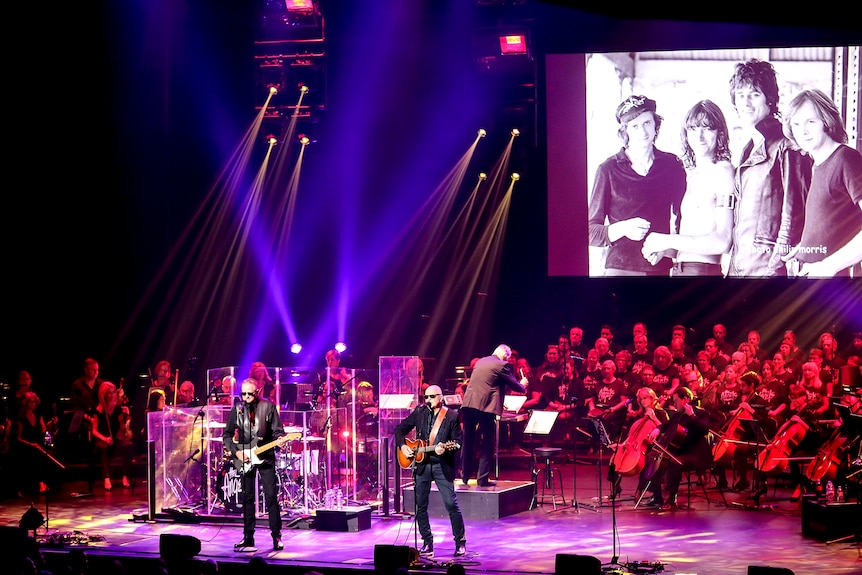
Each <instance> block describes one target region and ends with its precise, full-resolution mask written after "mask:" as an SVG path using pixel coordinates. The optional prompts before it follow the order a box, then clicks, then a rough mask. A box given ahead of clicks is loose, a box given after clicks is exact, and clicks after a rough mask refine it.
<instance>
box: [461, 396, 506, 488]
mask: <svg viewBox="0 0 862 575" xmlns="http://www.w3.org/2000/svg"><path fill="white" fill-rule="evenodd" d="M461 416H462V417H463V422H464V432H463V438H462V439H463V441H464V445H463V447H462V449H461V479H463V480H464V483H466V482H467V480H468V479H470V477H471V476H472V475H473V470H475V469H477V465H476V461H475V459H476V451H477V447H478V453H479V463H478V471H476V482H477V483H485V482H486V481H488V476H489V475H490V474H491V469H492V468H493V467H494V443H495V441H496V438H497V418H496V416H495V415H494V414H493V413H486V412H484V411H479V410H478V409H473V408H471V407H466V408H461Z"/></svg>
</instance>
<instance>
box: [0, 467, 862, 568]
mask: <svg viewBox="0 0 862 575" xmlns="http://www.w3.org/2000/svg"><path fill="white" fill-rule="evenodd" d="M561 469H562V473H563V485H564V488H565V495H566V500H567V504H566V505H565V506H558V509H557V510H556V511H552V510H553V507H552V506H551V505H550V503H548V504H546V505H544V506H538V507H536V508H534V509H530V510H527V511H523V512H520V513H516V514H514V515H510V516H506V517H502V518H500V519H475V518H467V519H466V523H467V551H468V552H467V556H466V557H462V558H458V559H457V561H458V562H460V563H463V564H464V566H465V568H466V570H467V572H468V573H488V572H506V573H512V574H532V573H553V572H554V562H555V558H556V555H557V554H558V553H563V554H577V555H593V556H595V557H598V558H599V559H600V560H601V561H602V563H603V564H609V563H610V562H611V561H612V559H613V557H614V556H615V555H616V556H617V557H619V560H618V563H619V564H621V565H623V566H624V567H621V568H619V569H618V570H616V571H613V570H610V569H608V570H606V572H616V573H628V572H632V573H633V572H641V573H643V572H649V571H638V569H639V568H640V567H639V566H638V565H636V564H637V563H640V562H644V563H651V564H654V565H655V564H660V565H661V572H663V573H667V574H669V575H674V574H676V575H683V574H697V575H729V574H736V575H745V574H746V572H747V568H748V566H750V565H760V566H773V567H785V568H789V569H791V570H792V571H793V572H794V573H795V574H796V575H809V574H821V573H822V574H827V573H828V574H830V575H839V574H850V573H855V574H859V573H862V559H860V553H862V551H860V547H859V543H858V542H857V541H853V540H849V541H841V542H833V543H826V542H824V541H821V540H819V539H817V538H812V537H809V536H806V535H804V534H803V533H802V512H801V503H800V502H798V501H797V502H793V501H791V500H790V498H789V496H790V493H789V488H788V487H785V486H784V485H779V486H777V487H776V486H775V485H773V483H774V480H770V486H769V493H768V495H767V496H766V497H765V498H763V499H762V500H761V502H760V503H761V506H760V507H754V506H753V505H752V502H751V501H750V500H748V499H746V495H745V494H739V493H733V492H730V491H726V492H725V497H726V499H727V502H728V503H729V504H730V505H729V506H724V505H723V504H722V503H721V497H720V493H719V492H718V491H715V490H710V491H709V492H708V494H709V496H710V498H711V500H712V501H711V502H707V501H706V500H705V499H704V498H703V494H702V492H700V491H699V490H698V491H697V492H695V494H694V495H693V497H692V499H691V508H690V509H679V510H677V511H674V512H662V511H659V510H657V509H652V508H647V507H643V506H641V507H637V508H635V505H634V501H633V499H632V494H633V489H634V487H635V484H636V478H628V477H627V478H624V479H623V484H622V485H623V493H622V495H621V496H620V499H619V500H618V501H617V503H616V505H615V506H611V505H610V503H609V502H607V501H601V502H600V501H599V499H598V496H599V493H598V488H599V481H598V470H597V468H596V466H595V465H593V464H586V463H581V462H579V463H578V464H577V465H573V464H572V463H565V464H563V465H562V466H561ZM573 469H576V471H577V476H576V481H575V477H573V475H572V471H573ZM604 473H605V470H602V475H604ZM501 477H502V479H504V480H513V481H523V480H528V479H529V471H528V470H527V469H519V468H504V469H503V470H502V471H501ZM608 486H609V484H608V483H607V482H606V481H605V482H602V483H601V487H602V489H603V490H604V493H603V494H602V495H603V500H604V499H606V497H607V495H608ZM82 487H83V485H79V484H75V483H72V484H67V485H64V486H63V489H62V491H61V493H58V494H55V495H53V496H51V498H50V499H49V501H48V508H47V513H46V508H45V501H44V498H37V499H33V500H32V504H33V505H34V506H35V507H36V508H38V509H39V510H40V512H41V513H42V514H43V516H45V517H46V518H47V525H43V526H42V527H40V528H39V529H38V530H37V531H36V536H37V539H44V538H45V537H47V538H48V540H49V541H50V540H51V539H52V538H53V539H55V540H56V539H63V538H64V536H65V535H68V534H72V533H74V534H76V535H77V538H78V540H80V539H84V540H85V541H84V542H83V543H80V544H78V545H77V547H78V548H81V547H82V548H84V550H85V551H86V552H88V553H90V554H97V555H98V554H103V553H104V554H113V555H124V554H126V555H134V556H151V557H157V556H158V554H159V536H160V535H161V534H165V533H167V534H178V535H191V536H193V537H196V538H197V539H199V540H200V541H201V552H200V553H199V554H198V557H199V558H203V559H214V560H215V561H218V562H220V563H225V564H228V563H243V562H248V560H249V558H250V556H249V555H240V554H237V553H235V552H234V551H233V545H234V543H237V542H238V541H239V540H240V539H241V537H242V533H241V527H240V526H239V524H237V523H224V522H218V523H216V522H206V521H204V522H200V523H197V522H194V521H192V522H186V520H187V519H188V518H183V519H184V520H183V521H167V520H159V521H156V522H147V521H145V520H142V519H140V518H141V517H144V518H145V517H146V515H147V509H146V484H145V483H144V482H143V481H139V482H138V485H137V490H136V492H135V493H134V494H131V493H130V492H129V491H128V490H124V489H121V488H119V487H115V488H114V490H113V491H111V492H104V491H103V490H101V489H100V488H98V487H97V488H96V493H95V494H94V495H92V496H89V497H73V496H72V495H71V494H72V493H73V492H75V491H80V490H81V489H82ZM460 489H467V490H470V489H476V488H475V487H473V486H469V487H466V488H464V487H461V488H460ZM490 489H493V488H490ZM573 493H574V494H575V496H576V497H575V502H577V505H576V506H573V505H572V499H571V497H572V494H573ZM433 495H434V496H439V495H437V494H433ZM465 496H466V495H465ZM683 502H684V499H683ZM30 505H31V499H30V498H17V499H6V500H4V501H2V502H0V525H4V526H18V522H19V520H20V519H21V517H22V515H23V514H24V513H25V512H26V511H27V509H28V508H29V507H30ZM860 511H862V508H860ZM856 516H857V517H860V518H862V512H860V513H859V514H858V515H856ZM290 519H293V518H286V520H285V521H286V524H287V523H288V522H290ZM295 524H296V525H298V526H301V525H302V524H303V522H302V521H297V522H295ZM431 524H432V527H433V529H434V534H435V552H436V555H435V557H434V559H433V560H432V561H422V562H421V564H418V565H415V566H413V567H411V571H412V570H426V571H432V572H434V571H439V572H443V571H445V569H446V568H447V567H448V565H449V564H450V563H452V562H454V561H456V559H454V558H453V556H452V555H453V552H454V550H455V546H454V543H453V541H452V538H451V529H450V526H449V521H448V518H441V517H432V518H431ZM305 527H306V528H293V529H285V531H284V536H283V540H284V544H285V549H284V551H280V552H275V551H272V550H270V544H271V540H270V536H269V532H268V530H267V528H266V527H265V526H264V522H263V521H259V523H258V529H257V533H256V542H257V545H258V547H259V551H258V552H257V555H258V556H261V557H263V558H264V559H265V560H266V561H267V562H268V563H270V564H273V565H292V566H307V567H308V569H317V570H322V571H324V572H325V571H326V569H327V568H330V569H335V568H344V567H351V568H355V569H358V570H371V569H373V565H374V548H375V546H376V545H407V546H411V547H412V546H417V544H418V545H420V546H421V541H418V540H417V536H416V533H415V530H414V522H413V518H412V516H410V515H394V514H390V515H389V516H383V515H381V514H380V513H379V512H375V513H372V517H371V526H370V528H368V529H363V530H360V531H355V532H329V531H318V530H314V529H308V528H307V522H305ZM615 532H616V536H615V535H614V533H615ZM65 547H66V546H65V545H61V546H59V547H51V548H49V547H46V548H45V549H46V550H48V551H49V552H50V553H54V552H62V550H63V549H64V548H65ZM69 547H71V546H69ZM625 566H627V567H625ZM653 572H655V571H653Z"/></svg>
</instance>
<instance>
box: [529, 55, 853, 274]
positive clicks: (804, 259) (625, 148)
mask: <svg viewBox="0 0 862 575" xmlns="http://www.w3.org/2000/svg"><path fill="white" fill-rule="evenodd" d="M858 54H859V47H852V46H851V47H841V46H839V47H798V48H793V47H790V48H771V49H770V48H756V49H755V48H752V49H728V50H684V51H654V52H626V53H589V54H550V55H548V56H547V62H546V84H547V90H548V92H547V127H548V132H547V133H548V150H549V163H548V188H549V190H548V194H549V199H548V205H549V229H548V234H549V238H548V239H549V242H548V243H549V258H548V263H549V274H550V275H561V276H566V275H569V276H590V277H607V276H671V277H686V276H714V277H728V278H759V277H781V276H788V275H789V276H795V277H834V276H853V277H859V275H860V265H859V263H860V260H862V247H860V244H862V232H860V230H862V183H860V179H862V176H860V175H859V174H860V170H859V162H858V161H857V159H856V158H858V157H859V149H860V143H859V122H860V120H859V114H858V111H857V110H856V108H855V107H854V106H853V103H852V95H853V94H855V93H858V84H859V76H860V70H859V59H858V58H856V57H855V55H858ZM848 85H849V86H850V89H849V90H848ZM812 94H813V95H814V96H812ZM806 95H807V97H804V96H806ZM820 95H822V96H823V97H822V98H821V97H819V96H820ZM795 98H802V101H797V102H796V104H792V103H793V102H794V99H795ZM790 108H793V110H794V111H795V112H794V115H796V116H798V118H797V120H796V121H793V118H792V117H790V116H789V115H788V112H789V109H790ZM800 109H801V110H802V111H799V110H800ZM811 123H814V124H816V125H817V126H819V128H818V129H817V132H816V135H814V136H812V135H811V133H810V132H811V131H812V129H811V126H810V124H811ZM803 124H806V125H803ZM836 124H837V125H836ZM794 130H795V132H796V133H797V134H798V135H795V134H794ZM803 132H804V133H803ZM836 150H839V152H838V153H834V152H835V151H836ZM826 198H828V200H827V199H826ZM572 222H577V223H579V224H581V225H580V226H571V225H570V224H571V223H572ZM824 222H829V223H828V225H823V224H824ZM573 227H576V228H582V229H584V230H587V231H586V232H585V233H584V232H577V231H572V228H573ZM815 230H817V231H819V233H817V232H815ZM827 231H828V233H827ZM827 236H828V237H827Z"/></svg>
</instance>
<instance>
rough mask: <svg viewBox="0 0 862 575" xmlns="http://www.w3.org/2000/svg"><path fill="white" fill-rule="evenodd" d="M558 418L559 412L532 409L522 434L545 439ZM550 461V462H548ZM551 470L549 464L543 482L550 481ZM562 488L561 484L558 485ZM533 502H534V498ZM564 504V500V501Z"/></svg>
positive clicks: (535, 472) (532, 473)
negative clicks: (542, 436)
mask: <svg viewBox="0 0 862 575" xmlns="http://www.w3.org/2000/svg"><path fill="white" fill-rule="evenodd" d="M559 416H560V412H559V411H542V410H539V409H534V410H533V411H531V412H530V419H528V420H527V426H526V427H525V428H524V433H525V434H527V433H529V434H531V435H544V436H545V438H547V437H548V436H549V435H550V434H551V430H552V429H553V428H554V424H555V423H556V422H557V418H558V417H559ZM545 444H546V445H545V446H546V447H547V441H545ZM535 449H536V448H534V449H533V470H532V472H531V475H532V476H533V483H534V484H535V486H536V487H535V488H536V489H538V483H536V482H537V481H538V474H539V472H538V470H537V469H536V451H535ZM549 461H550V460H549ZM550 473H551V469H550V464H549V465H548V467H547V470H546V471H545V480H546V481H548V482H550V481H551V479H550V478H551V476H550ZM560 485H561V486H562V483H561V484H560ZM533 501H534V502H535V501H536V498H535V496H534V498H533ZM564 502H565V499H564ZM554 504H555V506H556V500H554ZM532 505H533V504H532V503H531V504H530V508H531V509H532Z"/></svg>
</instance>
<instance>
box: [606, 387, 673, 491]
mask: <svg viewBox="0 0 862 575" xmlns="http://www.w3.org/2000/svg"><path fill="white" fill-rule="evenodd" d="M636 398H637V407H635V404H629V406H628V410H627V413H626V420H627V424H626V427H627V429H628V433H627V435H626V439H625V441H624V442H622V443H620V445H618V446H617V448H616V449H617V453H619V452H620V450H623V449H631V448H634V449H642V448H643V446H642V445H641V444H642V443H645V444H646V446H647V449H648V448H649V447H648V446H649V441H647V440H648V439H649V434H647V436H646V437H645V438H643V441H641V439H640V438H637V437H632V430H635V431H638V430H646V429H649V431H650V432H651V431H652V430H653V429H655V428H656V427H658V426H659V425H661V424H662V423H664V422H666V421H667V420H668V419H670V416H669V415H668V413H667V411H665V409H664V408H663V407H662V406H661V402H660V401H659V399H658V395H656V392H655V390H653V389H652V388H651V387H642V388H640V389H638V390H637V393H636ZM638 422H641V425H636V424H637V423H638ZM621 478H622V476H621V475H617V478H616V485H615V486H614V489H616V491H617V495H619V492H620V480H621ZM647 483H649V478H647V477H646V476H645V474H644V472H643V467H641V471H640V475H639V477H638V486H637V490H636V491H635V501H638V500H640V496H641V493H643V492H644V489H646V486H647Z"/></svg>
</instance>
